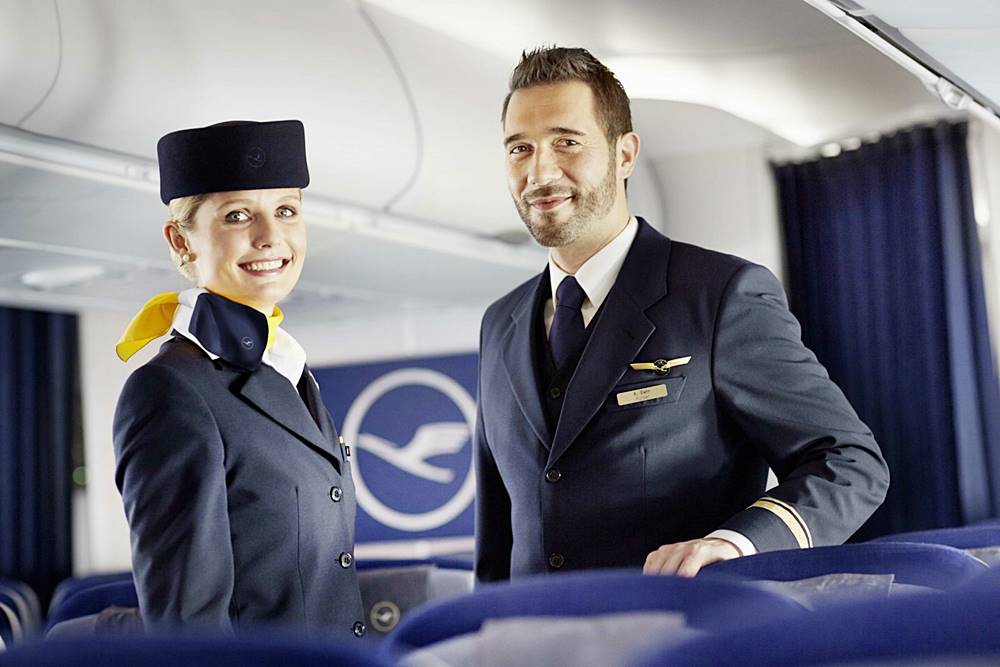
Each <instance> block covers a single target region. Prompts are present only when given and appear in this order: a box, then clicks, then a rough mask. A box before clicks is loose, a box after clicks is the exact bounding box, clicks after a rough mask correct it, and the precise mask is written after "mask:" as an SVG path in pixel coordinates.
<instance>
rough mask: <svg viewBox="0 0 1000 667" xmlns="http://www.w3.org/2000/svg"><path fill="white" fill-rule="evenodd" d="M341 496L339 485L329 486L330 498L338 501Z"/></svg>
mask: <svg viewBox="0 0 1000 667" xmlns="http://www.w3.org/2000/svg"><path fill="white" fill-rule="evenodd" d="M343 497H344V490H343V489H341V488H340V487H339V486H331V487H330V500H332V501H333V502H335V503H339V502H340V499H341V498H343Z"/></svg>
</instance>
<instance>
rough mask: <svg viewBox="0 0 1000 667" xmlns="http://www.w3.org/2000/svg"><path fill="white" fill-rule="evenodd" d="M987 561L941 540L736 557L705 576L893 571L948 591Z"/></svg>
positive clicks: (901, 578) (902, 579) (907, 580)
mask: <svg viewBox="0 0 1000 667" xmlns="http://www.w3.org/2000/svg"><path fill="white" fill-rule="evenodd" d="M985 569H986V565H984V564H983V563H982V562H980V561H979V560H977V559H976V558H974V557H972V556H970V555H969V554H967V553H965V552H964V551H960V550H958V549H955V548H953V547H946V546H941V545H937V544H910V543H905V542H903V543H897V542H881V543H872V542H867V543H864V544H845V545H842V546H836V547H815V548H813V549H795V550H789V551H769V552H767V553H761V554H756V555H754V556H747V557H745V558H734V559H733V560H727V561H722V562H720V563H715V564H714V565H710V566H708V567H706V568H705V569H703V570H702V572H703V573H704V574H705V576H717V575H735V576H738V577H742V578H745V579H755V580H772V581H795V580H798V579H809V578H810V577H819V576H822V575H824V574H836V573H852V574H892V575H895V582H896V583H900V584H912V585H916V586H926V587H929V588H937V589H941V590H948V589H950V588H953V587H955V586H957V585H959V584H961V583H962V582H964V581H966V580H968V579H969V578H970V577H974V576H975V575H977V574H981V573H982V572H983V570H985Z"/></svg>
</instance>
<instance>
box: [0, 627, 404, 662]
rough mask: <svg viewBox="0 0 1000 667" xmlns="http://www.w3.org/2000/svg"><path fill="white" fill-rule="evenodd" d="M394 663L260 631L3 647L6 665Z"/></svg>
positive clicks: (332, 644)
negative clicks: (252, 634)
mask: <svg viewBox="0 0 1000 667" xmlns="http://www.w3.org/2000/svg"><path fill="white" fill-rule="evenodd" d="M38 665H59V666H60V667H121V665H142V666H143V667H160V666H166V665H170V666H176V665H212V666H213V667H228V666H230V665H231V666H233V667H237V666H239V667H242V666H243V665H254V666H255V667H313V666H315V667H319V666H321V665H322V666H323V667H329V666H330V665H345V666H349V667H355V666H356V667H389V665H388V663H385V662H383V661H381V660H379V658H378V657H377V656H374V655H372V654H371V653H366V652H363V651H362V650H361V649H359V648H357V647H355V646H351V645H349V644H346V645H345V643H344V641H342V640H341V641H337V642H323V641H318V640H314V639H308V638H306V637H298V636H286V635H270V634H263V633H262V634H260V635H256V636H242V635H241V636H239V637H217V636H185V635H179V636H171V637H89V638H85V639H84V638H79V639H55V640H48V641H39V642H30V643H27V644H23V645H22V646H20V647H15V648H13V649H11V650H9V651H7V652H5V653H0V666H2V667H29V666H30V667H37V666H38Z"/></svg>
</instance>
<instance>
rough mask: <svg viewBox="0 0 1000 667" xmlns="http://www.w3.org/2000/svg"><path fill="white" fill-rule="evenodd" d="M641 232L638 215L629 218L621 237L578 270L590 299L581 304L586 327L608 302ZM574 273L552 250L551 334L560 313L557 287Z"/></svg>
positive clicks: (548, 321)
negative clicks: (630, 249) (623, 265)
mask: <svg viewBox="0 0 1000 667" xmlns="http://www.w3.org/2000/svg"><path fill="white" fill-rule="evenodd" d="M638 231H639V223H638V222H636V219H635V218H634V217H632V218H629V221H628V224H626V225H625V228H624V229H623V230H621V231H620V232H619V233H618V236H616V237H615V238H613V239H611V241H610V242H609V243H608V244H607V245H606V246H604V247H603V248H601V249H600V250H598V251H597V252H596V253H594V254H593V255H592V256H591V257H590V259H588V260H587V261H586V262H584V263H583V266H581V267H580V268H579V269H577V271H576V273H575V274H573V275H574V276H575V277H576V282H577V283H579V284H580V288H581V289H582V290H583V293H584V294H586V295H587V298H586V299H584V300H583V305H582V306H580V313H581V314H582V315H583V326H584V327H588V326H590V321H591V320H592V319H594V315H595V314H596V313H597V310H598V309H599V308H600V307H601V304H603V303H604V299H606V298H607V296H608V292H610V291H611V288H612V287H614V284H615V280H616V279H617V278H618V272H619V271H621V268H622V264H624V263H625V256H626V255H628V250H629V248H631V247H632V241H634V240H635V235H636V232H638ZM568 275H571V274H569V273H566V272H565V271H563V270H562V268H561V267H560V266H559V265H558V264H556V260H555V259H554V258H553V257H552V252H551V251H550V252H549V282H550V283H551V285H552V296H551V297H550V298H549V300H548V301H546V302H545V311H544V313H545V335H546V336H548V335H549V331H551V329H552V320H553V319H554V318H555V315H556V289H557V288H558V287H559V284H560V283H561V282H562V281H563V278H565V277H566V276H568Z"/></svg>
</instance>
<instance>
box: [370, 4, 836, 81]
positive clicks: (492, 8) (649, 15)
mask: <svg viewBox="0 0 1000 667" xmlns="http://www.w3.org/2000/svg"><path fill="white" fill-rule="evenodd" d="M365 1H366V4H369V5H378V6H379V7H382V8H383V9H385V10H387V11H391V12H393V13H396V14H398V15H400V16H403V17H406V18H407V19H409V20H411V21H413V22H415V23H421V24H424V25H433V26H434V27H435V28H436V29H437V30H439V31H440V32H442V33H444V34H447V35H449V36H451V37H452V38H453V39H456V40H459V41H462V42H464V43H465V44H467V45H470V46H475V47H476V48H479V49H485V50H487V51H490V52H492V53H494V54H495V55H497V56H498V57H499V58H501V59H503V60H504V61H505V62H506V63H507V65H508V67H513V66H514V64H516V62H517V59H518V57H519V55H520V53H521V50H522V49H531V48H534V47H536V46H541V45H543V44H553V43H554V44H558V45H560V46H585V47H587V48H588V49H590V50H591V51H593V52H594V53H595V54H596V55H598V56H599V57H600V56H601V55H604V56H607V55H632V56H652V55H660V56H666V55H684V56H699V57H706V58H715V57H733V56H746V55H752V54H757V53H766V52H772V51H777V50H793V49H810V48H813V47H815V46H816V45H817V44H823V43H840V44H844V43H849V42H850V36H849V35H847V34H845V33H844V32H843V31H842V30H840V29H839V28H838V26H837V25H836V24H833V23H832V22H827V21H824V20H822V17H820V16H819V15H818V14H817V13H816V12H815V11H814V10H812V9H810V8H809V7H806V6H805V5H800V4H798V3H794V2H788V0H754V1H753V2H745V1H741V0H698V1H697V2H695V1H692V0H622V1H619V2H608V1H607V0H547V1H545V2H539V1H538V0H480V1H478V2H462V1H459V0H421V2H413V1H412V0H365Z"/></svg>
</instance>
